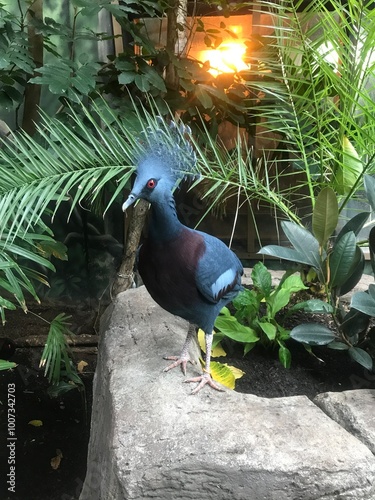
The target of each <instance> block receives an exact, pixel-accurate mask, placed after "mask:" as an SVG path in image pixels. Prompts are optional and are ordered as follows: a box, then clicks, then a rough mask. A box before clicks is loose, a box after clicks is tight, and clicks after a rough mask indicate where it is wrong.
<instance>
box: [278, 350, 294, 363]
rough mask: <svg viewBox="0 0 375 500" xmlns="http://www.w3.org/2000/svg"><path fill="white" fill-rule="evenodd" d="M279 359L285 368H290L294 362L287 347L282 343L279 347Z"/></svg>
mask: <svg viewBox="0 0 375 500" xmlns="http://www.w3.org/2000/svg"><path fill="white" fill-rule="evenodd" d="M279 360H280V363H281V364H282V365H283V367H284V368H290V366H291V364H292V355H291V352H290V351H289V349H288V348H287V347H285V346H284V345H280V347H279Z"/></svg>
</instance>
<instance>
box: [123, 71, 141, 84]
mask: <svg viewBox="0 0 375 500" xmlns="http://www.w3.org/2000/svg"><path fill="white" fill-rule="evenodd" d="M136 76H137V73H136V72H135V71H126V72H124V71H123V72H122V73H120V74H119V75H118V82H119V84H120V85H129V83H132V82H134V80H135V77H136Z"/></svg>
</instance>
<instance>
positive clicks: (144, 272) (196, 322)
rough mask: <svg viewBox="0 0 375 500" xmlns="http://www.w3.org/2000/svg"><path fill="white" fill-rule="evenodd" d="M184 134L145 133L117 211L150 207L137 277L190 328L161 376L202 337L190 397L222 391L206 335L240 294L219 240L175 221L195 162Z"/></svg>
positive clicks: (237, 276)
mask: <svg viewBox="0 0 375 500" xmlns="http://www.w3.org/2000/svg"><path fill="white" fill-rule="evenodd" d="M186 132H187V128H186V127H183V126H182V127H177V126H176V124H175V123H174V122H172V124H171V125H170V127H167V126H166V125H165V126H164V128H163V127H161V128H160V129H156V130H155V129H153V130H150V133H149V134H147V139H146V142H147V144H146V146H145V148H144V151H143V154H142V157H141V158H140V159H139V161H138V163H137V169H136V174H137V176H136V179H135V182H134V185H133V188H132V191H131V193H130V195H129V197H128V198H127V200H126V201H125V203H124V204H123V207H122V209H123V211H126V209H127V208H128V207H129V206H130V205H132V204H133V203H134V202H135V201H136V200H138V199H139V198H142V199H144V200H147V201H148V202H149V203H150V204H151V209H152V210H151V217H150V222H149V232H148V237H147V239H146V241H145V242H144V243H143V244H142V245H141V247H140V249H139V251H138V262H137V265H138V271H139V274H140V276H141V278H142V280H143V283H144V284H145V286H146V288H147V290H148V292H149V293H150V295H151V297H152V298H153V299H154V300H155V302H157V303H158V304H159V305H160V306H161V307H163V308H164V309H165V310H167V311H169V312H170V313H172V314H174V315H177V316H180V317H182V318H184V319H186V320H188V321H189V322H190V327H189V329H188V334H187V337H186V341H185V343H184V345H183V348H182V351H181V354H180V356H168V357H166V358H165V359H168V360H172V361H173V363H172V364H170V365H169V366H168V367H167V368H165V370H164V371H169V370H171V369H172V368H175V367H177V366H181V369H182V372H183V373H184V375H186V366H187V363H188V362H191V360H190V358H189V345H190V342H191V340H192V339H193V336H194V335H195V332H196V331H197V329H198V328H201V329H202V330H203V331H204V333H205V344H206V360H205V369H204V370H203V374H202V375H200V376H198V377H193V378H190V379H187V380H186V382H197V383H198V385H197V386H196V388H195V389H194V390H193V391H192V394H196V393H197V392H199V391H200V390H201V389H202V387H204V386H205V385H206V384H208V385H210V386H211V387H212V388H214V389H216V390H219V391H220V390H222V389H220V388H219V386H218V385H217V384H216V383H215V382H214V381H213V380H212V378H211V374H210V359H211V347H212V332H213V328H214V323H215V320H216V317H217V316H218V314H219V312H220V310H221V309H222V308H223V307H224V306H225V305H226V304H227V303H228V302H229V301H231V300H233V298H234V297H235V296H236V295H237V293H238V292H239V291H240V290H241V288H242V287H241V275H242V273H243V268H242V265H241V262H240V261H239V259H238V258H237V256H236V255H235V254H234V253H233V252H232V251H231V250H230V249H229V248H228V247H227V246H226V245H225V244H224V243H223V242H222V241H221V240H219V239H217V238H215V237H214V236H211V235H209V234H206V233H204V232H201V231H197V230H194V229H190V228H188V227H187V226H185V225H183V224H182V223H181V222H180V221H179V220H178V217H177V213H176V206H175V201H174V197H173V190H174V188H175V187H176V184H178V183H179V182H180V181H181V180H182V179H183V178H185V177H189V176H193V175H194V169H195V164H196V157H195V154H194V151H193V148H192V146H191V144H190V143H189V142H188V140H187V139H186V138H185V137H186Z"/></svg>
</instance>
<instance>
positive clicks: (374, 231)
mask: <svg viewBox="0 0 375 500" xmlns="http://www.w3.org/2000/svg"><path fill="white" fill-rule="evenodd" d="M374 196H375V195H374ZM368 246H369V251H370V262H371V268H372V272H373V273H374V274H375V226H373V227H372V228H371V230H370V234H369V237H368Z"/></svg>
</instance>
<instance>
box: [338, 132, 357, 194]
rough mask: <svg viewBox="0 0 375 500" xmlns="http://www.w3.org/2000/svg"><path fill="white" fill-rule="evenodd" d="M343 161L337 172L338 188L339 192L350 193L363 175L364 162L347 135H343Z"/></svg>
mask: <svg viewBox="0 0 375 500" xmlns="http://www.w3.org/2000/svg"><path fill="white" fill-rule="evenodd" d="M342 149H343V163H342V164H339V165H338V167H337V168H338V170H337V172H336V189H337V192H338V193H339V194H342V195H345V194H348V193H350V191H351V189H352V188H353V187H354V185H355V183H356V182H357V180H358V178H359V177H360V176H361V175H362V172H363V164H362V161H361V159H360V157H359V155H358V152H357V151H356V149H355V148H354V146H353V144H352V143H351V142H350V140H349V139H348V138H347V137H345V136H344V137H343V143H342Z"/></svg>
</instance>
